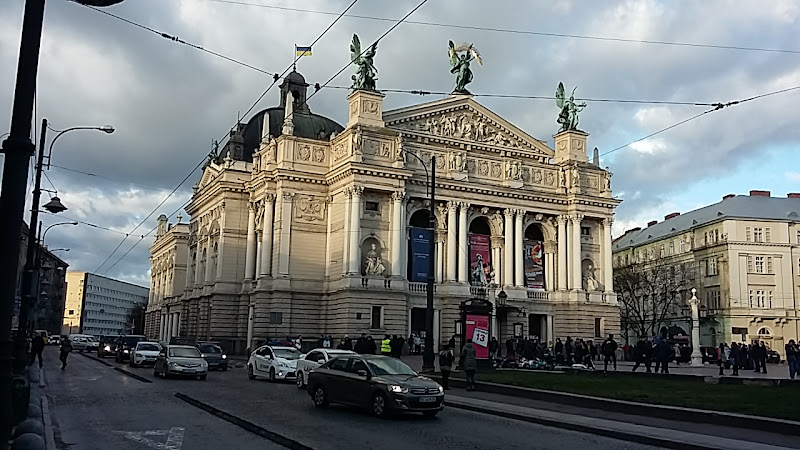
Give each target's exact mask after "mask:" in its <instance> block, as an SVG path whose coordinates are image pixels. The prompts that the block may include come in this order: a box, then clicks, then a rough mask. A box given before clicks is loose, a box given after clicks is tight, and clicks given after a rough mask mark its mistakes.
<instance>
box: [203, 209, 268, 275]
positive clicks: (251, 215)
mask: <svg viewBox="0 0 800 450" xmlns="http://www.w3.org/2000/svg"><path fill="white" fill-rule="evenodd" d="M198 247H199V246H198ZM197 256H198V257H200V252H199V248H198V252H197ZM198 266H199V264H198ZM255 271H256V206H255V204H254V203H253V202H250V203H249V204H248V213H247V248H246V253H245V259H244V279H245V280H252V279H253V278H254V275H255Z"/></svg>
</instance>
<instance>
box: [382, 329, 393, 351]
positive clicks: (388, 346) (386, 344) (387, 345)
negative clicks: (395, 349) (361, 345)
mask: <svg viewBox="0 0 800 450" xmlns="http://www.w3.org/2000/svg"><path fill="white" fill-rule="evenodd" d="M381 354H382V355H383V356H392V338H391V337H390V336H389V335H388V334H387V335H386V336H385V337H384V338H383V340H382V341H381Z"/></svg>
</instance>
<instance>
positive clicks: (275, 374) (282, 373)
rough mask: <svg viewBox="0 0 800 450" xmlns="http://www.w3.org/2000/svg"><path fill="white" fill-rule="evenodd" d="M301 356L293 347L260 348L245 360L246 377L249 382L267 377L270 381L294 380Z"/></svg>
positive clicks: (265, 346) (266, 346) (267, 346)
mask: <svg viewBox="0 0 800 450" xmlns="http://www.w3.org/2000/svg"><path fill="white" fill-rule="evenodd" d="M301 356H303V355H302V353H300V351H299V350H297V349H296V348H294V347H278V346H269V345H264V346H261V347H259V348H257V349H256V350H255V351H254V352H253V353H251V354H250V358H249V359H248V360H247V377H248V378H250V379H251V380H255V379H256V377H268V378H269V380H270V381H276V380H285V379H287V378H294V376H295V370H296V368H297V360H298V359H300V357H301Z"/></svg>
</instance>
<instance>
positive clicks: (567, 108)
mask: <svg viewBox="0 0 800 450" xmlns="http://www.w3.org/2000/svg"><path fill="white" fill-rule="evenodd" d="M575 89H578V88H577V87H576V88H575ZM575 89H573V90H572V95H570V96H569V99H567V98H566V94H565V92H564V83H558V88H557V89H556V105H558V107H559V108H561V112H559V114H558V120H557V122H558V123H559V124H561V128H559V130H558V132H559V133H560V132H562V131H568V130H577V129H578V113H579V112H581V111H583V109H584V108H586V103H575Z"/></svg>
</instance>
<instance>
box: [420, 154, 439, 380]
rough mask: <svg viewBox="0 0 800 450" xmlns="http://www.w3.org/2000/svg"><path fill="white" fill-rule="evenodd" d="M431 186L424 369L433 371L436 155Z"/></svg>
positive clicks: (432, 163)
mask: <svg viewBox="0 0 800 450" xmlns="http://www.w3.org/2000/svg"><path fill="white" fill-rule="evenodd" d="M428 183H429V184H430V187H431V205H430V207H431V210H430V213H429V219H430V222H429V223H430V225H429V227H430V230H431V235H430V237H429V239H428V289H427V294H428V305H427V308H426V311H425V312H426V314H425V352H424V353H423V354H422V370H423V371H424V372H433V371H434V370H435V367H434V360H435V356H434V353H433V315H434V314H433V289H434V286H435V284H434V283H435V281H436V279H435V277H436V275H435V273H434V270H435V266H434V263H433V260H434V253H435V251H436V156H431V177H430V180H428Z"/></svg>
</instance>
